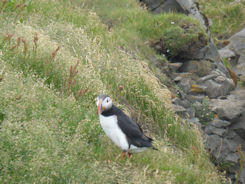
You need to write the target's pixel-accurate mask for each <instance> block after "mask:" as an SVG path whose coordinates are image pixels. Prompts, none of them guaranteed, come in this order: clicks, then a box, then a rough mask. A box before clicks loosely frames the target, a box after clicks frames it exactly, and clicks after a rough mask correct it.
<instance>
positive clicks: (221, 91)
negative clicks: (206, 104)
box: [204, 76, 235, 98]
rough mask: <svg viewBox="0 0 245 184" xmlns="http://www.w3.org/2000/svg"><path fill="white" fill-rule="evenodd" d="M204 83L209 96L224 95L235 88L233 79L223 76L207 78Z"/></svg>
mask: <svg viewBox="0 0 245 184" xmlns="http://www.w3.org/2000/svg"><path fill="white" fill-rule="evenodd" d="M204 84H205V86H207V91H206V92H207V95H208V96H209V97H210V98H216V97H218V96H225V95H227V94H229V93H230V91H231V90H233V89H235V84H234V82H233V80H232V79H230V78H227V77H223V76H218V77H216V78H215V79H214V80H213V79H212V80H207V81H205V83H204Z"/></svg>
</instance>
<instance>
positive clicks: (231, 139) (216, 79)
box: [141, 0, 245, 184]
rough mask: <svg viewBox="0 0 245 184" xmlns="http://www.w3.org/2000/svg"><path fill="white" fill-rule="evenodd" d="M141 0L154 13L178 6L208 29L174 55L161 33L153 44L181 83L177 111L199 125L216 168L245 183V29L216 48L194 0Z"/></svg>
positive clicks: (179, 84)
mask: <svg viewBox="0 0 245 184" xmlns="http://www.w3.org/2000/svg"><path fill="white" fill-rule="evenodd" d="M141 2H142V3H145V4H146V6H147V7H148V9H149V10H150V11H152V12H153V13H166V12H171V11H175V12H179V13H184V14H187V15H189V16H192V17H195V18H196V19H198V20H199V21H200V23H201V24H202V26H203V27H204V28H205V30H206V31H207V34H208V37H209V39H208V42H207V43H206V42H205V41H204V40H203V39H202V38H200V39H199V41H198V42H195V43H192V44H191V45H190V46H189V47H187V48H186V49H183V50H182V51H181V53H179V55H177V56H176V57H171V56H169V55H168V50H169V48H167V47H166V44H165V43H164V42H163V41H162V39H160V38H159V40H158V41H157V42H156V43H155V44H153V45H154V47H155V49H156V50H157V52H159V53H160V54H164V55H166V56H167V57H168V59H169V61H170V62H169V63H168V64H167V67H166V66H165V67H163V66H162V65H160V64H158V67H160V68H162V72H165V73H167V74H168V76H169V77H170V78H171V80H172V81H173V82H174V83H176V85H177V90H176V93H177V95H176V96H177V97H175V98H173V100H172V103H173V108H174V109H175V112H176V113H177V114H178V115H180V116H182V117H183V118H185V119H187V120H188V121H189V122H190V123H193V124H196V125H198V126H199V127H200V129H201V130H202V131H203V136H204V138H205V141H206V148H207V150H208V151H209V152H210V154H211V155H212V157H213V162H214V163H215V164H217V166H218V168H219V169H220V170H222V171H223V170H226V172H227V176H228V177H230V178H231V180H232V182H233V183H234V182H235V181H239V182H240V183H242V184H244V183H245V163H244V160H243V159H244V152H245V89H242V88H241V87H240V83H244V81H245V44H244V43H245V29H244V30H242V31H241V32H239V33H237V34H235V35H234V36H232V37H231V38H230V41H229V44H228V45H227V46H226V47H224V48H222V49H220V50H218V49H217V47H216V45H215V44H214V42H213V39H212V35H211V32H210V25H209V20H208V19H207V18H206V16H205V15H204V14H203V13H202V12H201V11H200V10H199V5H198V3H196V2H195V1H194V0H187V1H181V0H167V1H161V0H141ZM180 39H181V38H180ZM183 39H184V38H183ZM227 60H228V61H229V62H230V63H232V67H231V68H226V67H225V64H224V61H227ZM158 62H161V61H158ZM166 68H167V69H166ZM233 71H234V72H233ZM239 80H240V82H239ZM238 83H239V84H238Z"/></svg>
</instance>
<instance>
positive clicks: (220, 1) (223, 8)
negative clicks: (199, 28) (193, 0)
mask: <svg viewBox="0 0 245 184" xmlns="http://www.w3.org/2000/svg"><path fill="white" fill-rule="evenodd" d="M198 2H199V3H200V8H201V10H202V11H203V13H204V14H205V15H206V16H207V17H208V18H209V19H211V20H212V26H211V32H212V33H213V35H214V37H215V38H216V39H217V40H219V39H220V40H222V39H227V38H229V37H230V36H232V35H233V34H234V33H236V32H238V31H239V30H241V29H242V28H243V27H244V26H245V21H244V20H245V3H244V1H242V0H241V1H235V0H209V1H205V0H198ZM217 40H216V41H217Z"/></svg>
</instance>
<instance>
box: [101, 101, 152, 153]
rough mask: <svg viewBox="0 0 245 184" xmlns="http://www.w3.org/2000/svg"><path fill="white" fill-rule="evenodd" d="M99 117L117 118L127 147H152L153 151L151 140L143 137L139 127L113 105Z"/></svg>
mask: <svg viewBox="0 0 245 184" xmlns="http://www.w3.org/2000/svg"><path fill="white" fill-rule="evenodd" d="M101 115H103V116H112V115H116V116H117V120H118V126H119V127H120V129H121V130H122V131H123V133H124V134H126V136H127V140H128V143H129V147H130V145H131V144H133V145H135V146H137V147H152V148H153V149H155V148H154V147H153V145H152V139H151V138H149V137H147V136H145V135H144V133H143V131H142V129H141V128H140V126H139V125H138V124H137V123H136V122H134V121H133V120H132V119H131V118H129V117H128V116H127V115H126V114H125V113H124V112H123V111H122V110H121V109H119V108H118V107H116V106H115V105H112V108H111V109H110V110H108V111H106V112H103V113H102V114H101Z"/></svg>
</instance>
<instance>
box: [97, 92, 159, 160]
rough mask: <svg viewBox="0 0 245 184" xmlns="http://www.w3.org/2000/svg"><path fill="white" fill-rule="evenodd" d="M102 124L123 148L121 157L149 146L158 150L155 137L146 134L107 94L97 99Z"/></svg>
mask: <svg viewBox="0 0 245 184" xmlns="http://www.w3.org/2000/svg"><path fill="white" fill-rule="evenodd" d="M96 105H97V107H98V115H99V119H100V124H101V127H102V129H103V130H104V132H105V134H106V135H107V136H108V137H109V138H110V139H111V140H112V141H113V142H114V143H115V144H116V145H117V146H118V147H119V148H121V150H122V155H121V159H124V158H125V156H126V155H127V153H128V158H130V157H131V155H132V153H138V152H143V151H145V150H147V149H148V148H152V149H154V150H157V149H156V148H155V147H154V146H153V145H152V143H153V139H152V138H150V137H148V136H146V135H144V133H143V131H142V129H141V127H140V126H139V124H137V123H136V122H135V121H133V120H132V119H131V118H130V117H128V116H127V115H126V114H125V113H124V112H123V111H122V110H121V109H120V108H118V107H117V106H115V105H114V104H113V103H112V99H111V98H110V97H109V96H108V95H105V94H102V95H99V96H98V97H97V99H96Z"/></svg>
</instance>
